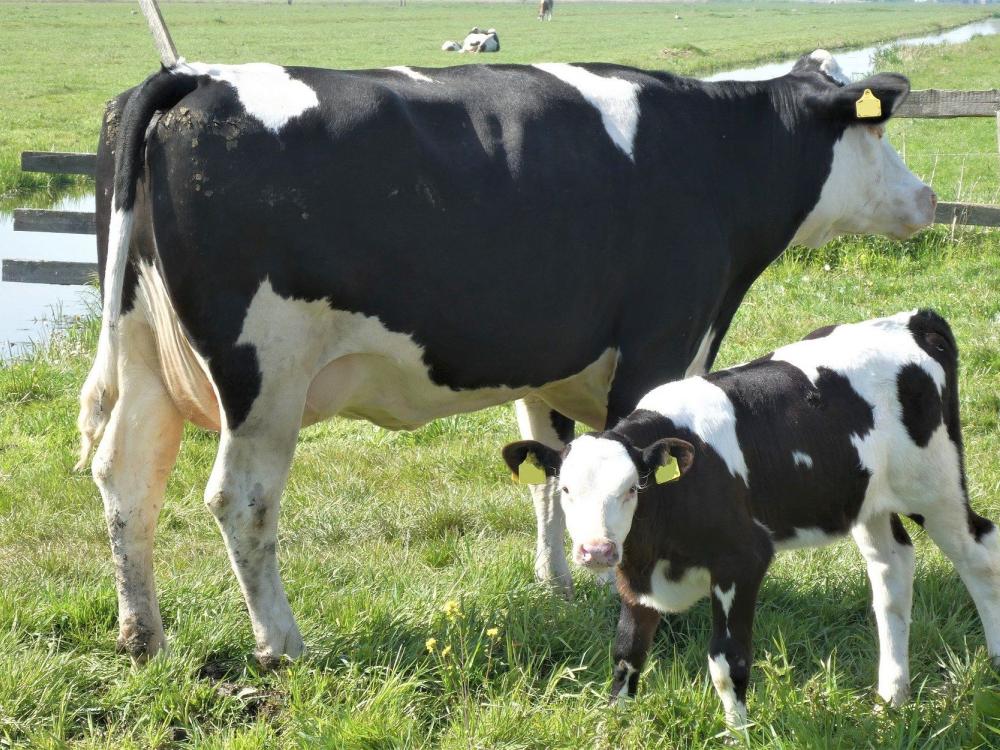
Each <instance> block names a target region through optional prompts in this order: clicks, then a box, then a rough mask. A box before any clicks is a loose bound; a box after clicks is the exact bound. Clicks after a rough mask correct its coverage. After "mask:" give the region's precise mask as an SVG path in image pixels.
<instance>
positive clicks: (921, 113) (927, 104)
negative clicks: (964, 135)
mask: <svg viewBox="0 0 1000 750" xmlns="http://www.w3.org/2000/svg"><path fill="white" fill-rule="evenodd" d="M997 111H1000V89H987V90H985V91H953V90H949V89H922V90H920V91H911V92H910V95H909V96H908V97H907V98H906V101H904V102H903V103H902V104H901V105H900V107H899V109H898V110H896V112H895V114H894V117H993V116H994V115H995V114H996V113H997Z"/></svg>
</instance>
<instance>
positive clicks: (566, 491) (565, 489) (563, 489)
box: [561, 487, 569, 495]
mask: <svg viewBox="0 0 1000 750" xmlns="http://www.w3.org/2000/svg"><path fill="white" fill-rule="evenodd" d="M561 492H562V493H563V494H564V495H568V494H569V487H563V488H562V490H561Z"/></svg>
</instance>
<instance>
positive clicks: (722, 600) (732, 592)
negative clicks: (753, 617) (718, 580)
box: [712, 583, 736, 617]
mask: <svg viewBox="0 0 1000 750" xmlns="http://www.w3.org/2000/svg"><path fill="white" fill-rule="evenodd" d="M712 593H714V594H715V598H716V599H718V600H719V605H720V606H721V607H722V614H724V615H725V616H726V617H729V610H731V609H732V608H733V599H735V598H736V584H735V583H734V584H733V585H732V586H730V587H729V590H728V591H723V590H722V587H721V586H719V585H718V584H716V585H715V587H714V588H713V589H712Z"/></svg>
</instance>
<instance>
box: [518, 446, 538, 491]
mask: <svg viewBox="0 0 1000 750" xmlns="http://www.w3.org/2000/svg"><path fill="white" fill-rule="evenodd" d="M517 481H518V482H519V483H520V484H545V471H544V469H542V467H541V466H539V465H538V464H537V463H535V457H534V456H533V455H531V454H530V453H529V454H528V455H527V456H526V457H525V459H524V460H523V461H522V462H521V465H520V466H518V467H517Z"/></svg>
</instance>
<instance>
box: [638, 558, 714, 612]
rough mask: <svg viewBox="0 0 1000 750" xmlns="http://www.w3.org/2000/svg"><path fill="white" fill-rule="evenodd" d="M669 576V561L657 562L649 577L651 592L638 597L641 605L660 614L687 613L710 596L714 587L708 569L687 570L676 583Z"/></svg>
mask: <svg viewBox="0 0 1000 750" xmlns="http://www.w3.org/2000/svg"><path fill="white" fill-rule="evenodd" d="M669 576H670V563H669V561H667V560H660V561H659V562H657V563H656V565H655V566H653V572H652V573H651V574H650V577H649V588H650V591H649V593H648V594H641V595H640V596H639V597H638V600H639V603H640V604H641V605H643V606H644V607H649V608H650V609H655V610H657V611H658V612H686V611H687V610H689V609H691V607H692V606H693V605H694V603H695V602H697V601H698V600H700V599H704V598H705V597H706V596H708V590H709V587H710V586H711V585H712V577H711V575H710V574H709V572H708V568H687V569H686V570H685V571H684V572H683V573H682V574H681V576H680V578H678V579H677V580H676V581H674V580H671V579H670V577H669Z"/></svg>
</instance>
